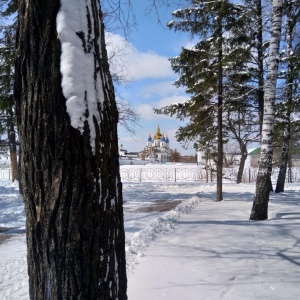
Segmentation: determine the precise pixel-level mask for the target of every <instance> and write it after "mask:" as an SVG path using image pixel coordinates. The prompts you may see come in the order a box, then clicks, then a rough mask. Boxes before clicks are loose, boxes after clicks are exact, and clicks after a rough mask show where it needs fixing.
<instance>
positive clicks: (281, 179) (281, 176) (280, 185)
mask: <svg viewBox="0 0 300 300" xmlns="http://www.w3.org/2000/svg"><path fill="white" fill-rule="evenodd" d="M292 5H293V4H292V3H291V2H289V1H287V3H286V10H287V35H286V41H287V49H286V50H287V51H286V55H287V64H288V68H287V81H286V82H287V86H286V94H287V100H286V116H285V120H286V130H285V134H284V138H283V145H282V153H281V162H280V168H279V173H278V179H277V184H276V189H275V193H282V192H284V185H285V178H286V173H287V166H288V157H289V152H290V140H291V110H292V108H291V107H292V101H293V82H294V78H293V77H294V75H293V66H292V63H291V60H290V55H291V53H292V33H293V30H294V25H293V23H294V22H293V21H292V15H291V9H292Z"/></svg>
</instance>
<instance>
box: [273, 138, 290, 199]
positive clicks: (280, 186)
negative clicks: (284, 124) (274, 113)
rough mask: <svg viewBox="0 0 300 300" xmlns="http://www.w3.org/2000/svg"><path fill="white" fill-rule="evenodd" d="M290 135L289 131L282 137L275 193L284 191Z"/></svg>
mask: <svg viewBox="0 0 300 300" xmlns="http://www.w3.org/2000/svg"><path fill="white" fill-rule="evenodd" d="M290 137H291V135H290V133H289V132H287V133H286V134H285V136H284V138H283V145H282V153H281V161H280V167H279V173H278V178H277V184H276V189H275V193H282V192H284V185H285V178H286V172H287V165H288V157H289V148H290Z"/></svg>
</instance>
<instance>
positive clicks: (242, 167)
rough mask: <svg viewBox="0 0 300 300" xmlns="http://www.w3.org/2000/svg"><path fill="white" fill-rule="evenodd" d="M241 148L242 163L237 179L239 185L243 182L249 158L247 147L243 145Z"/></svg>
mask: <svg viewBox="0 0 300 300" xmlns="http://www.w3.org/2000/svg"><path fill="white" fill-rule="evenodd" d="M240 147H241V153H242V155H241V161H240V165H239V170H238V174H237V179H236V182H237V183H241V182H242V179H243V173H244V168H245V162H246V159H247V156H248V153H247V147H246V145H245V144H242V145H240Z"/></svg>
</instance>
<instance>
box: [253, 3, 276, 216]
mask: <svg viewBox="0 0 300 300" xmlns="http://www.w3.org/2000/svg"><path fill="white" fill-rule="evenodd" d="M281 20H282V0H273V3H272V32H271V39H270V50H269V62H268V73H267V79H266V83H265V94H264V116H263V126H262V139H261V154H260V162H259V170H258V175H257V179H256V195H255V197H254V202H253V206H252V211H251V215H250V220H266V219H267V218H268V203H269V194H270V191H271V189H272V182H271V172H272V158H273V128H274V119H275V115H274V103H275V95H276V79H277V72H278V60H279V44H280V35H281Z"/></svg>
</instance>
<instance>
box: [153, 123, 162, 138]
mask: <svg viewBox="0 0 300 300" xmlns="http://www.w3.org/2000/svg"><path fill="white" fill-rule="evenodd" d="M161 138H162V134H161V133H160V128H159V125H157V128H156V133H155V134H154V137H153V139H154V140H160V139H161Z"/></svg>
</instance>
